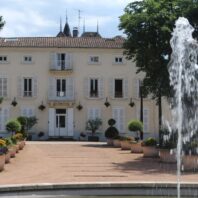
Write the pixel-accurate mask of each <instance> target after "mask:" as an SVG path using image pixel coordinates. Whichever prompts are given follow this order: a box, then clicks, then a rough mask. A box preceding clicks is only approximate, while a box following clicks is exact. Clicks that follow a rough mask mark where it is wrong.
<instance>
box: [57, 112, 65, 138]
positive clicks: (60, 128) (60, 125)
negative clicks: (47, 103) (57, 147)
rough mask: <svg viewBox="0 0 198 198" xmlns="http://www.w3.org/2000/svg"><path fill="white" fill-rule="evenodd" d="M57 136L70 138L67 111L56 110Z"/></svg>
mask: <svg viewBox="0 0 198 198" xmlns="http://www.w3.org/2000/svg"><path fill="white" fill-rule="evenodd" d="M55 117H56V119H55V120H56V123H55V136H68V132H67V114H66V109H56V115H55Z"/></svg>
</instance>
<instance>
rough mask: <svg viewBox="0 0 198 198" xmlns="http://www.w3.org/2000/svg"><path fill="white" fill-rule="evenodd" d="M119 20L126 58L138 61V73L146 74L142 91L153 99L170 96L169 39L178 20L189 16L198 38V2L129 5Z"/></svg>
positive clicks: (183, 0)
mask: <svg viewBox="0 0 198 198" xmlns="http://www.w3.org/2000/svg"><path fill="white" fill-rule="evenodd" d="M124 11H125V13H124V14H123V15H122V16H121V17H120V25H119V27H120V29H121V30H124V33H125V34H126V35H127V39H126V41H125V43H124V48H125V52H124V53H125V55H126V57H127V58H128V59H129V60H130V59H132V60H133V61H135V62H136V66H137V73H139V72H144V73H145V77H144V79H143V90H144V93H145V94H148V93H150V94H152V95H153V98H154V99H157V101H158V99H159V97H160V98H161V97H162V96H166V97H169V96H170V95H171V88H170V85H169V74H168V69H167V64H168V62H169V60H170V54H171V47H170V43H169V41H170V38H171V32H172V31H173V28H174V23H175V21H176V19H177V18H178V17H180V16H184V17H186V18H187V19H188V20H189V21H190V23H191V24H192V25H193V26H194V28H195V32H194V37H196V38H197V37H198V1H195V0H143V1H135V2H132V3H130V4H129V5H128V6H127V7H126V8H125V10H124Z"/></svg>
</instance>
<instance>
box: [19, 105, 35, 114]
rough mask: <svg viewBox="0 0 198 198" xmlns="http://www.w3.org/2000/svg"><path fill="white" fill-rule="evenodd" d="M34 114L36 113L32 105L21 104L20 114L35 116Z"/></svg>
mask: <svg viewBox="0 0 198 198" xmlns="http://www.w3.org/2000/svg"><path fill="white" fill-rule="evenodd" d="M30 111H32V114H31V115H30ZM24 112H25V113H24ZM27 112H28V113H27ZM35 115H36V113H35V107H33V106H22V107H21V116H25V117H32V116H35Z"/></svg>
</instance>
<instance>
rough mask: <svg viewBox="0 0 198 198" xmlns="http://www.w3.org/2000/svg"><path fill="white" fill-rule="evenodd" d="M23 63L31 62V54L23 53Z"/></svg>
mask: <svg viewBox="0 0 198 198" xmlns="http://www.w3.org/2000/svg"><path fill="white" fill-rule="evenodd" d="M22 62H23V63H24V64H32V63H33V59H32V56H31V55H24V56H23V61H22Z"/></svg>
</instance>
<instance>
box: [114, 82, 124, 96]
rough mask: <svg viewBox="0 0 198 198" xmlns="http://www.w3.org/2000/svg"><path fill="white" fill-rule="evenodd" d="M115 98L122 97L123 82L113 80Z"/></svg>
mask: <svg viewBox="0 0 198 198" xmlns="http://www.w3.org/2000/svg"><path fill="white" fill-rule="evenodd" d="M114 97H115V98H122V97H123V80H122V79H115V96H114Z"/></svg>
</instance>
